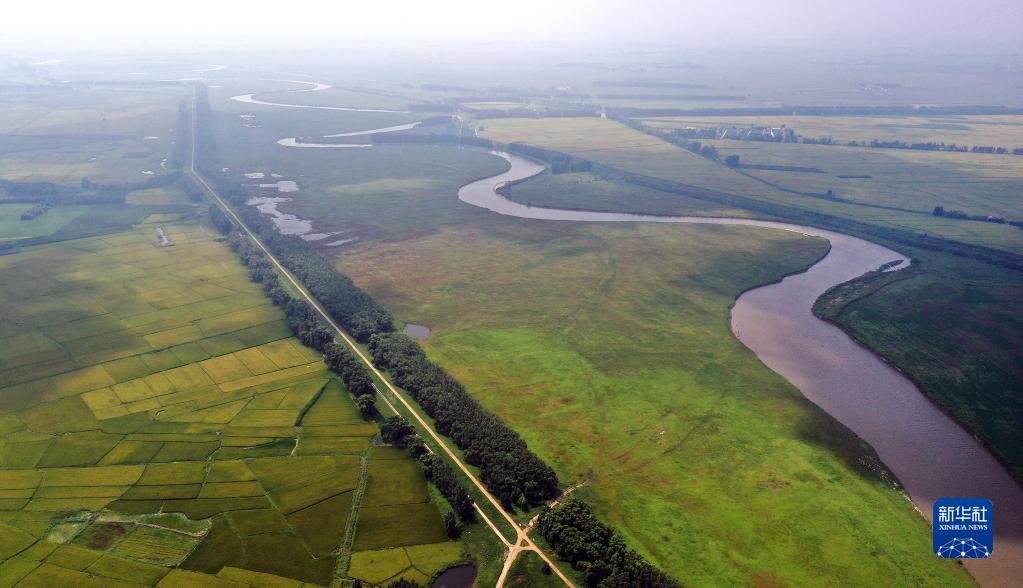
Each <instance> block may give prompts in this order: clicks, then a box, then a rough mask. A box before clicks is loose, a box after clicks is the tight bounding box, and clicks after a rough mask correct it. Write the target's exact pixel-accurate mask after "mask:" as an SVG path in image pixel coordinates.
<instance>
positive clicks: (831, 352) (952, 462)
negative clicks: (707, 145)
mask: <svg viewBox="0 0 1023 588" xmlns="http://www.w3.org/2000/svg"><path fill="white" fill-rule="evenodd" d="M496 155H499V156H500V157H502V158H504V159H505V160H507V161H508V162H509V164H511V167H510V169H509V170H508V171H506V172H504V173H502V174H498V175H496V176H493V177H490V178H486V179H482V180H479V181H476V182H473V183H471V184H467V185H465V186H463V187H462V188H461V189H460V190H459V191H458V198H459V199H461V200H462V201H463V202H466V203H468V204H471V205H473V206H478V207H481V208H485V209H487V210H491V211H493V212H496V213H498V214H503V215H507V216H515V217H519V218H529V219H537V220H550V221H575V222H656V223H688V224H718V225H741V226H751V227H761V228H765V229H780V230H784V231H792V232H796V233H801V234H804V235H811V236H814V237H821V238H824V239H827V240H828V241H830V242H831V251H830V252H829V253H828V254H827V256H825V257H824V258H823V259H822V260H820V261H818V262H817V263H816V264H814V265H813V266H812V267H811V268H810V269H809V270H807V271H806V272H803V273H800V274H795V275H792V276H788V277H787V278H785V279H784V280H782V281H781V282H779V283H777V284H770V285H766V286H761V287H759V288H754V289H752V290H749V291H748V292H746V293H744V294H742V295H741V296H739V298H738V300H737V301H736V303H735V306H734V308H733V309H732V331H733V333H734V334H735V336H736V337H738V339H739V340H740V341H742V343H743V344H744V345H745V346H746V347H748V348H750V349H751V350H752V351H753V352H754V353H755V354H756V355H757V357H759V358H760V360H761V361H763V362H764V364H765V365H767V367H769V368H771V369H772V370H774V371H775V372H777V373H778V374H780V375H782V376H783V377H784V378H785V379H786V380H788V381H789V382H791V383H792V384H793V385H794V386H795V387H796V388H798V389H799V390H800V392H802V393H803V395H804V396H806V397H807V398H808V399H810V400H811V401H812V402H814V403H815V404H817V405H818V406H820V407H821V408H823V409H824V410H825V411H827V413H828V414H830V415H831V416H833V417H834V418H835V419H837V420H838V421H840V422H842V423H843V424H844V425H846V426H847V427H849V428H850V429H852V430H853V432H855V433H856V434H857V435H859V436H860V437H862V438H863V439H865V440H866V441H867V442H868V443H870V444H871V445H872V446H873V447H874V449H875V450H876V451H877V453H878V455H879V456H880V457H881V460H882V461H884V463H885V465H887V466H888V468H889V469H891V470H892V472H894V473H895V475H896V476H898V478H899V480H900V481H901V482H902V484H903V485H904V486H905V488H906V492H907V493H908V494H909V496H910V498H912V500H913V502H914V503H915V504H916V506H917V508H918V510H920V512H921V513H922V514H923V515H924V517H926V518H927V520H928V521H930V520H931V513H932V505H933V503H934V501H935V500H936V499H938V498H944V497H982V498H989V499H991V500H992V501H993V502H994V506H995V512H996V515H995V546H994V552H993V554H992V555H991V557H990V558H988V559H983V560H963V561H964V564H965V565H966V567H967V569H969V571H970V573H971V574H973V576H974V578H976V579H977V581H978V582H979V583H980V584H981V585H983V586H992V587H1002V586H1020V585H1023V488H1021V487H1020V485H1019V484H1018V483H1017V482H1016V481H1015V480H1014V479H1013V478H1012V477H1011V476H1010V475H1009V473H1008V472H1007V471H1006V470H1005V468H1004V467H1003V466H1002V465H1001V464H1000V463H999V462H998V461H997V460H996V459H995V458H994V457H993V456H992V455H991V453H990V452H989V451H988V450H987V449H986V448H985V447H983V446H982V445H981V444H980V443H979V442H978V441H977V440H976V439H974V438H973V437H972V436H971V435H970V434H969V433H967V432H966V431H965V430H964V429H963V428H962V427H960V426H959V425H958V424H957V423H956V422H955V421H953V420H952V419H951V418H949V417H948V416H947V415H946V414H945V413H943V412H942V411H941V410H939V409H938V408H936V407H935V406H934V405H933V404H932V403H931V402H930V401H929V400H928V399H927V398H926V397H925V396H924V395H923V394H922V393H921V392H920V391H919V390H918V389H917V388H916V386H915V385H914V384H913V382H912V381H910V380H909V379H908V378H906V377H905V376H903V375H902V374H901V373H900V372H899V371H897V370H895V369H894V368H892V367H891V366H889V365H888V364H887V363H885V362H884V361H882V360H881V359H879V358H878V357H877V356H875V355H874V354H873V353H871V352H870V351H868V350H866V349H865V348H863V347H862V346H860V345H859V344H857V343H856V342H855V341H853V340H852V339H850V338H849V337H848V336H847V335H846V334H845V333H844V332H842V331H841V330H840V329H838V328H837V327H835V326H833V325H831V324H829V323H826V322H824V321H822V320H820V319H818V318H817V317H815V316H814V315H813V313H812V312H811V309H812V308H813V303H814V301H815V300H817V298H818V297H820V295H821V294H823V293H824V292H825V291H826V290H827V289H828V288H830V287H832V286H835V285H837V284H841V283H843V282H847V281H849V280H851V279H853V278H856V277H859V276H861V275H863V274H864V273H866V272H868V271H872V270H876V269H878V268H880V267H881V266H882V265H884V264H887V263H889V262H893V261H900V262H901V263H900V264H899V265H898V266H895V267H893V268H892V269H890V270H889V271H897V270H898V269H899V268H901V267H904V266H905V265H906V264H907V263H908V260H907V258H906V257H905V256H904V255H902V254H900V253H897V252H895V251H892V250H891V249H888V248H886V247H882V246H880V245H877V244H875V243H871V242H869V241H865V240H863V239H859V238H856V237H852V236H849V235H844V234H841V233H836V232H833V231H827V230H824V229H818V228H814V227H807V226H801V225H794V224H788V223H779V222H772V221H758V220H751V219H740V218H706V217H687V216H675V217H668V216H648V215H641V214H627V213H612V212H590V211H579V210H560V209H552V208H543V207H536V206H526V205H524V204H519V203H517V202H513V201H511V200H508V199H507V198H505V197H504V196H501V195H500V194H498V193H497V191H496V190H497V188H499V187H500V186H501V185H503V184H505V183H507V182H511V181H515V180H519V179H523V178H528V177H530V176H533V175H536V174H538V173H540V172H541V171H543V169H544V167H543V166H542V165H540V164H537V163H535V162H533V161H531V160H528V159H525V158H522V157H518V156H515V155H511V154H508V153H496Z"/></svg>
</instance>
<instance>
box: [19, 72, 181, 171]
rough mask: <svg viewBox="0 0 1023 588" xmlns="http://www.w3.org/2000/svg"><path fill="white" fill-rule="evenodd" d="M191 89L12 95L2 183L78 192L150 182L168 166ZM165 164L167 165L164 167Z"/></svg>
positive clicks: (78, 88)
mask: <svg viewBox="0 0 1023 588" xmlns="http://www.w3.org/2000/svg"><path fill="white" fill-rule="evenodd" d="M189 96H190V89H189V88H187V87H186V86H181V87H180V88H179V87H173V86H160V87H152V88H147V87H132V86H128V85H124V86H121V87H115V88H111V87H89V86H88V85H84V84H83V85H81V86H78V85H75V86H74V87H73V89H68V90H66V91H50V92H30V93H24V94H19V93H17V92H10V93H7V94H5V96H4V98H3V99H2V100H0V138H2V145H3V146H2V147H0V178H2V179H6V180H17V181H49V182H55V183H59V184H78V182H79V181H80V180H81V179H82V178H88V179H90V180H91V181H93V182H98V183H104V184H107V183H127V182H138V181H142V180H145V179H146V178H147V177H148V176H149V175H150V174H145V173H143V172H151V174H159V173H162V172H163V171H165V170H166V169H167V167H169V166H170V162H169V159H170V157H171V151H172V149H173V142H174V139H175V133H176V127H177V124H178V104H179V103H180V102H181V100H184V99H187V98H188V97H189ZM161 162H162V163H163V165H161Z"/></svg>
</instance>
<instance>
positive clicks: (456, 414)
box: [369, 333, 558, 507]
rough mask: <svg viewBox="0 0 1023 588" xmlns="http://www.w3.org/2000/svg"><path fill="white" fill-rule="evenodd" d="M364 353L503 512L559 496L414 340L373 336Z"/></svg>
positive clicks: (524, 452)
mask: <svg viewBox="0 0 1023 588" xmlns="http://www.w3.org/2000/svg"><path fill="white" fill-rule="evenodd" d="M369 350H370V352H371V353H372V354H373V358H374V362H375V363H376V365H377V366H379V367H381V368H384V369H387V370H389V371H390V372H391V374H392V376H393V377H394V382H395V383H396V384H398V385H399V386H401V387H402V388H404V389H405V390H408V392H409V393H410V394H411V395H412V397H413V398H415V400H416V402H418V403H419V405H420V406H422V407H423V410H424V411H426V413H427V414H428V415H430V416H431V417H433V418H434V426H435V427H436V429H437V431H438V432H439V433H441V434H443V435H447V436H449V437H451V439H452V440H454V442H455V444H456V445H458V446H459V447H460V448H462V450H463V452H464V455H465V459H466V461H467V462H469V463H470V464H472V465H474V466H477V467H479V468H480V478H481V479H482V481H483V483H484V484H486V485H487V487H488V488H489V489H490V491H491V492H493V494H494V496H496V497H497V498H498V500H500V501H501V502H502V503H503V504H504V505H505V506H506V507H512V506H527V505H535V504H540V503H542V502H543V501H544V500H547V499H551V498H554V497H555V496H557V495H558V477H557V474H555V473H554V470H553V469H551V467H550V466H549V465H547V464H546V463H544V462H543V461H542V460H541V459H540V458H539V457H537V456H536V454H534V453H533V452H532V451H530V450H529V448H528V447H526V443H525V441H523V440H522V438H521V437H519V435H518V434H517V433H516V432H515V431H513V430H511V429H510V428H509V427H508V426H507V425H505V424H504V422H502V421H501V419H499V418H498V417H497V416H495V415H494V414H492V413H490V412H489V411H487V410H486V409H484V408H483V407H482V406H480V404H479V403H478V402H477V401H476V400H475V399H474V398H472V396H470V395H469V393H468V392H466V390H465V388H463V387H462V385H461V384H459V383H458V381H457V380H455V379H454V378H453V377H451V375H450V374H448V373H447V372H446V371H444V369H443V368H441V367H440V366H438V365H436V364H434V363H432V362H431V361H429V360H428V359H427V358H426V354H425V353H424V352H423V350H422V348H421V347H420V346H419V343H418V342H416V340H415V339H412V338H411V337H408V336H406V335H401V334H397V333H386V334H378V335H374V336H373V337H371V338H370V341H369Z"/></svg>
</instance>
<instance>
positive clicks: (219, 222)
mask: <svg viewBox="0 0 1023 588" xmlns="http://www.w3.org/2000/svg"><path fill="white" fill-rule="evenodd" d="M210 222H211V223H213V227H214V228H216V229H217V230H218V231H220V233H221V234H222V235H229V234H231V231H233V230H234V223H233V222H231V219H229V218H227V215H226V214H224V211H223V210H221V209H220V207H219V206H217V205H216V204H210Z"/></svg>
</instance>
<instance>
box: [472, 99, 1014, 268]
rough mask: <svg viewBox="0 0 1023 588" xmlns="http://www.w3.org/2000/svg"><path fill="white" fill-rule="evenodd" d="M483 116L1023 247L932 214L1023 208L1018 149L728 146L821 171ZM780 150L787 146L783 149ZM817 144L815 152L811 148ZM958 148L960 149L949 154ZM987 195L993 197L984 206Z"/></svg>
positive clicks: (988, 228) (1010, 233) (688, 178)
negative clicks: (739, 164)
mask: <svg viewBox="0 0 1023 588" xmlns="http://www.w3.org/2000/svg"><path fill="white" fill-rule="evenodd" d="M481 125H482V129H481V135H482V136H484V137H487V138H490V139H494V140H496V141H500V142H504V143H513V142H523V143H527V144H531V145H536V146H539V147H544V148H548V149H554V150H557V151H563V152H566V153H571V154H573V155H577V156H579V157H584V158H588V159H591V160H594V161H597V162H601V163H607V164H609V165H612V166H615V167H618V168H621V169H624V170H626V171H630V172H634V173H638V174H643V175H649V176H653V177H659V178H664V179H668V180H672V181H677V182H680V183H683V184H687V185H690V186H695V187H699V188H706V189H711V190H719V191H722V192H727V193H730V194H737V195H740V196H746V197H751V198H755V199H759V200H765V201H769V202H776V203H780V204H785V205H788V206H794V207H797V208H802V209H806V210H812V211H819V212H824V213H827V214H830V215H834V216H838V217H842V218H848V219H853V220H857V221H862V222H867V223H871V224H876V225H881V226H886V227H892V228H898V229H904V230H911V231H914V232H920V233H926V234H931V235H935V236H940V237H944V238H947V239H952V240H957V241H962V242H964V243H970V244H977V245H984V246H988V247H993V248H997V249H1003V250H1006V251H1011V252H1017V253H1018V252H1021V251H1023V231H1020V230H1019V229H1018V228H1016V227H1012V226H1008V225H998V224H992V223H985V222H976V221H959V220H954V219H947V218H940V217H935V216H933V215H931V214H930V212H931V210H932V209H933V207H934V206H935V205H939V204H941V203H955V204H954V205H952V207H953V208H954V207H955V205H962V206H964V207H967V208H968V209H969V210H974V209H976V210H977V212H976V213H975V214H985V213H989V212H990V211H995V210H997V211H1000V212H1004V213H1010V212H1013V211H1014V210H1018V209H1019V204H1018V200H1017V199H1016V196H1015V194H1016V193H1017V191H1018V187H1019V180H1018V179H1017V178H1018V177H1019V174H1018V169H1019V166H1020V165H1023V160H1020V161H1016V159H1019V158H1013V157H1012V156H996V155H979V154H968V153H967V154H953V153H947V154H946V153H936V154H932V153H924V152H908V153H903V152H898V153H897V154H894V155H892V154H890V152H891V151H892V150H883V152H882V153H878V152H877V151H873V150H866V149H851V148H844V147H835V146H813V145H786V144H774V143H763V144H761V143H749V142H734V141H732V142H728V143H729V144H728V147H729V149H733V150H734V151H733V150H722V153H723V154H724V155H730V154H733V153H735V154H740V158H741V159H742V160H743V161H745V162H748V163H764V164H772V165H778V164H781V163H782V162H784V165H794V162H795V161H800V162H802V163H800V164H799V165H802V166H810V167H821V168H823V169H824V173H821V174H818V173H796V172H776V171H761V170H751V171H749V172H745V170H734V169H731V168H728V167H726V166H724V165H721V164H718V163H714V162H712V161H710V160H708V159H706V158H704V157H700V156H698V155H695V154H693V153H690V152H688V151H686V150H685V149H682V148H680V147H677V146H674V145H672V144H670V143H667V142H665V141H662V140H660V139H658V138H656V137H652V136H650V135H647V134H645V133H642V132H640V131H637V130H634V129H632V128H630V127H627V126H625V125H622V124H620V123H617V122H614V121H611V120H606V119H600V118H574V119H573V118H561V119H542V120H539V119H491V120H484V121H481ZM814 147H816V149H813V148H814ZM789 148H793V149H789ZM739 149H741V150H739ZM811 149H812V151H811ZM878 151H881V150H878ZM779 153H780V154H782V155H777V154H779ZM809 153H812V157H811V156H810V155H807V154H809ZM764 154H772V155H764ZM786 154H787V155H786ZM938 156H940V157H938ZM953 156H956V157H958V158H957V159H952V160H948V159H947V158H951V157H953ZM843 157H844V158H845V159H843ZM948 161H951V163H948ZM936 170H937V172H938V175H937V179H935V180H934V181H932V180H931V177H932V176H931V174H932V173H934V172H935V171H936ZM740 172H743V173H740ZM875 174H877V175H878V178H879V181H878V182H877V183H876V185H875V183H873V182H874V180H873V176H874V175H875ZM839 175H871V176H872V177H871V178H867V179H862V178H861V179H850V178H839V177H837V176H839ZM921 178H923V179H921ZM828 189H834V191H835V193H836V194H837V195H838V196H839V197H843V198H849V199H858V200H859V201H862V203H863V204H874V205H877V204H880V205H882V206H895V207H897V208H905V209H908V211H903V210H893V209H890V208H880V207H877V206H863V205H859V204H857V203H845V202H839V201H835V200H828V199H826V198H823V197H822V196H823V195H824V194H825V193H826V192H827V190H828ZM931 189H933V190H931ZM935 192H936V194H935ZM978 202H982V203H983V204H982V205H979V206H978V205H977V203H978ZM946 208H949V206H946ZM969 210H966V212H969ZM1017 216H1019V215H1018V214H1016V215H1014V216H1012V218H1016V217H1017Z"/></svg>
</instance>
